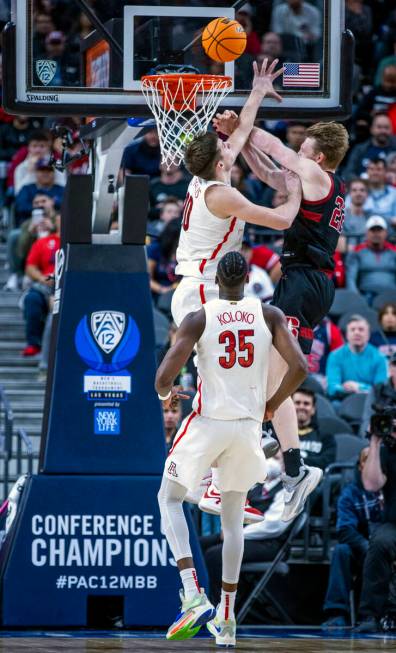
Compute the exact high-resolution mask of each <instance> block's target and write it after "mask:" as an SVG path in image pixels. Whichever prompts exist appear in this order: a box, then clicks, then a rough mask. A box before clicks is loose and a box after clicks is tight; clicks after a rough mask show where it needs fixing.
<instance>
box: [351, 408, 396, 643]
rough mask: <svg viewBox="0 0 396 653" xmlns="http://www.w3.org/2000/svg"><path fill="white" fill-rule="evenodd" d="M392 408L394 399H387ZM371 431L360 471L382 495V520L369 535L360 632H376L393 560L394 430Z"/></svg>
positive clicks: (395, 525)
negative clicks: (385, 431)
mask: <svg viewBox="0 0 396 653" xmlns="http://www.w3.org/2000/svg"><path fill="white" fill-rule="evenodd" d="M389 405H390V406H392V407H393V408H395V406H396V404H395V400H394V398H392V399H391V400H390V404H389ZM379 436H380V433H379V432H374V431H372V432H371V437H370V448H369V455H368V458H367V462H366V464H365V466H364V468H363V471H362V481H363V486H364V488H365V490H367V491H369V492H379V491H380V490H382V492H383V496H384V523H383V524H381V525H380V526H379V527H378V528H377V529H376V531H375V533H374V534H373V536H372V537H371V538H370V542H369V547H368V551H367V555H366V558H365V562H364V567H363V584H362V592H361V595H360V606H359V614H360V618H361V623H360V626H358V628H357V630H358V631H359V632H376V631H378V630H379V620H380V619H381V617H383V616H384V612H385V610H386V607H387V600H388V594H389V585H390V581H391V578H392V574H393V569H394V563H395V561H396V448H395V447H396V431H393V432H392V434H391V435H388V436H386V437H384V438H383V437H379Z"/></svg>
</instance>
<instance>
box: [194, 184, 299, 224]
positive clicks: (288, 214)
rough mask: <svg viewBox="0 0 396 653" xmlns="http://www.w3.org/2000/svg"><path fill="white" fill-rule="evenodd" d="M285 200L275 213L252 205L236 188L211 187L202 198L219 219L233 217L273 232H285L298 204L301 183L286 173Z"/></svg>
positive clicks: (272, 210) (274, 210) (295, 213)
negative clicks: (286, 193)
mask: <svg viewBox="0 0 396 653" xmlns="http://www.w3.org/2000/svg"><path fill="white" fill-rule="evenodd" d="M285 184H286V190H287V192H288V195H289V197H288V200H287V202H285V203H284V204H281V205H280V206H278V208H277V209H268V208H267V207H265V206H260V205H258V204H253V202H250V201H249V200H248V199H246V197H244V196H243V195H242V193H240V192H239V191H238V190H237V189H236V188H229V187H228V186H212V187H211V188H208V190H207V191H206V195H205V200H206V205H207V207H208V209H209V211H211V212H212V213H214V214H215V215H218V216H219V217H222V218H227V217H229V216H230V215H234V216H235V217H237V218H239V219H240V220H245V221H246V222H251V223H252V224H257V225H259V226H262V227H270V228H272V229H280V230H281V229H288V228H289V227H290V226H291V224H292V222H293V220H294V218H295V217H296V215H297V213H298V210H299V207H300V202H301V183H300V180H299V178H298V177H297V175H294V173H292V172H287V173H285Z"/></svg>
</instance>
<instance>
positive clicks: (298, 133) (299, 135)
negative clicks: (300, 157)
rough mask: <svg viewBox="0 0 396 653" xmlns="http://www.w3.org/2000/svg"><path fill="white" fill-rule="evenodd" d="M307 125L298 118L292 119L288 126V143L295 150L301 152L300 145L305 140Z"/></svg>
mask: <svg viewBox="0 0 396 653" xmlns="http://www.w3.org/2000/svg"><path fill="white" fill-rule="evenodd" d="M306 131H307V126H306V125H305V124H304V123H302V122H298V121H297V120H290V121H289V122H288V123H287V126H286V143H285V144H286V145H288V147H290V149H291V150H294V152H299V151H300V147H301V145H302V144H303V142H304V141H305V132H306Z"/></svg>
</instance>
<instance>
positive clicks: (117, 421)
mask: <svg viewBox="0 0 396 653" xmlns="http://www.w3.org/2000/svg"><path fill="white" fill-rule="evenodd" d="M74 341H75V346H76V349H77V352H78V354H79V356H80V357H81V358H82V360H83V361H84V362H85V364H86V365H87V366H88V368H89V369H87V370H86V372H85V374H84V393H85V394H86V397H87V399H88V400H89V401H93V402H94V433H95V434H96V435H119V434H120V433H121V409H120V402H123V401H126V400H127V399H128V395H130V393H131V387H132V378H131V374H130V372H129V371H128V370H127V369H126V368H127V367H128V365H129V364H130V363H131V362H132V360H133V359H134V358H135V356H136V355H137V353H138V351H139V348H140V332H139V329H138V327H137V324H136V322H135V320H134V319H133V318H132V317H131V316H130V315H125V313H122V312H120V311H110V310H107V311H95V312H94V313H91V315H89V316H88V315H84V317H83V318H82V319H81V320H80V322H79V324H78V326H77V329H76V333H75V338H74Z"/></svg>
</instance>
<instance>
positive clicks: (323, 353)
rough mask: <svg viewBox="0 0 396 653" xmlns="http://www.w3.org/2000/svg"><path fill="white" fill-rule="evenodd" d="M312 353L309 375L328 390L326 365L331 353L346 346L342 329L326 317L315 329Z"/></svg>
mask: <svg viewBox="0 0 396 653" xmlns="http://www.w3.org/2000/svg"><path fill="white" fill-rule="evenodd" d="M313 334H314V337H313V341H312V349H311V353H310V354H308V357H307V359H308V369H309V373H310V374H311V375H313V376H315V378H316V379H317V380H318V381H319V383H320V384H321V385H322V386H323V388H324V389H326V388H327V379H326V363H327V359H328V357H329V354H330V352H331V351H335V350H336V349H338V348H339V347H342V345H343V344H344V338H343V337H342V333H341V331H340V329H339V328H338V327H337V326H336V325H335V324H333V322H332V321H331V320H330V319H329V318H328V317H325V318H323V320H322V321H321V322H320V324H318V325H317V326H316V327H315V328H314V332H313Z"/></svg>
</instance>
